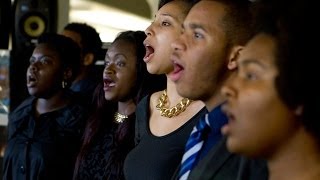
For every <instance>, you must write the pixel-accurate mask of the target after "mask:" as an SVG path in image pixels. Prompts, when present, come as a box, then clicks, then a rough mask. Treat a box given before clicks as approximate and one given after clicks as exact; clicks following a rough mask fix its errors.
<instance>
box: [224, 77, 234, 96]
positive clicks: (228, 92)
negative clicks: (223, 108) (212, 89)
mask: <svg viewBox="0 0 320 180" xmlns="http://www.w3.org/2000/svg"><path fill="white" fill-rule="evenodd" d="M234 82H235V78H234V77H231V78H230V79H228V80H227V81H226V82H225V84H224V85H223V86H222V88H221V93H222V95H223V96H224V97H226V98H227V99H229V98H231V97H235V96H236V94H237V91H236V88H235V86H234Z"/></svg>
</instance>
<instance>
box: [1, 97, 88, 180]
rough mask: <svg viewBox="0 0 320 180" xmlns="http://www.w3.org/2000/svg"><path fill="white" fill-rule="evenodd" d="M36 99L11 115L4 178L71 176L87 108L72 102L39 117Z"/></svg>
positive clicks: (45, 178) (35, 179)
mask: <svg viewBox="0 0 320 180" xmlns="http://www.w3.org/2000/svg"><path fill="white" fill-rule="evenodd" d="M35 101H36V98H34V97H30V98H28V99H27V100H25V101H24V102H23V103H22V104H21V105H20V106H19V107H18V108H17V109H16V110H15V111H13V112H12V113H11V114H10V115H9V123H8V144H7V148H6V151H5V155H4V169H3V173H4V175H3V180H11V179H14V180H19V179H23V180H25V179H27V180H28V179H30V180H42V179H43V180H51V179H52V180H53V179H54V180H57V179H61V180H64V179H71V178H72V173H73V167H74V162H75V158H76V155H77V153H78V151H79V148H80V139H81V136H82V132H83V127H84V121H85V119H86V118H87V116H86V114H85V111H84V109H83V108H82V107H81V106H79V105H77V104H75V103H69V104H68V105H67V106H65V107H63V108H61V109H58V110H56V111H53V112H48V113H44V114H41V115H40V116H39V117H38V118H35V117H34V115H33V114H34V112H35V111H34V103H35Z"/></svg>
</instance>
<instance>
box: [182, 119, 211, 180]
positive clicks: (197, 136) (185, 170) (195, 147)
mask: <svg viewBox="0 0 320 180" xmlns="http://www.w3.org/2000/svg"><path fill="white" fill-rule="evenodd" d="M208 117H209V114H206V115H205V116H204V117H202V118H201V119H200V120H199V121H198V123H197V124H196V126H195V127H194V128H193V130H192V132H191V134H190V136H189V139H188V141H187V144H186V147H185V153H184V155H183V157H182V161H181V168H180V171H179V176H178V177H179V180H186V179H188V176H189V174H190V171H191V170H192V168H193V167H194V165H195V162H196V160H197V158H198V154H199V152H200V150H201V147H202V145H203V142H204V137H205V136H206V135H207V133H205V132H208V131H207V130H208V128H209V129H210V123H209V119H208Z"/></svg>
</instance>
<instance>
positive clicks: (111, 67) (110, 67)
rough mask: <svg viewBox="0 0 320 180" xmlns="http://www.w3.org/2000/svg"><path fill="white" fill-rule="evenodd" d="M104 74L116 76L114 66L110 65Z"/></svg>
mask: <svg viewBox="0 0 320 180" xmlns="http://www.w3.org/2000/svg"><path fill="white" fill-rule="evenodd" d="M104 74H115V70H114V68H113V65H112V64H109V65H107V66H106V67H105V68H104Z"/></svg>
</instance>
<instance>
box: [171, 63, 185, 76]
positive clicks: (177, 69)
mask: <svg viewBox="0 0 320 180" xmlns="http://www.w3.org/2000/svg"><path fill="white" fill-rule="evenodd" d="M173 67H174V69H173V73H174V74H175V73H178V72H179V71H181V70H182V69H183V68H182V66H180V65H179V64H174V65H173Z"/></svg>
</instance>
